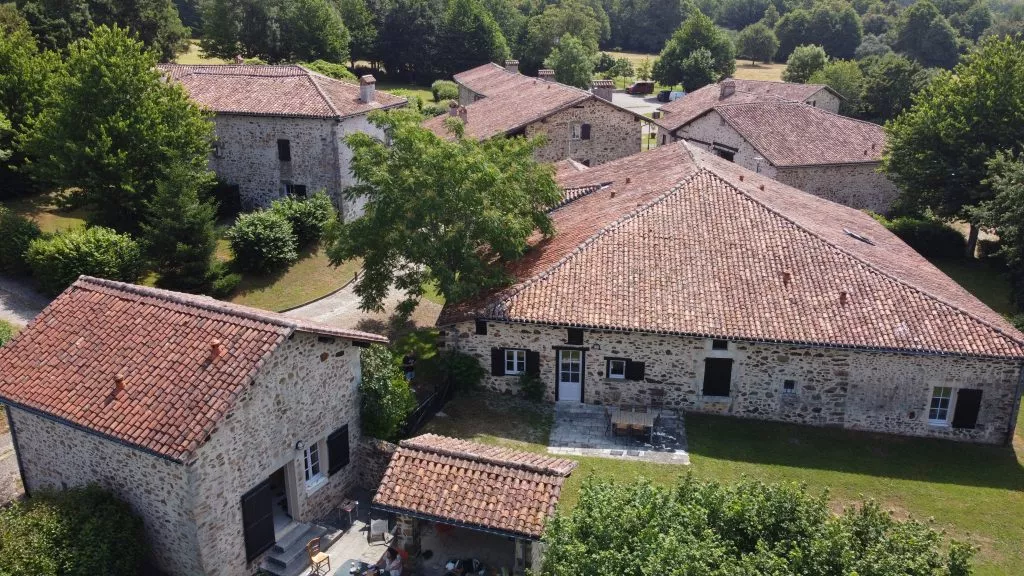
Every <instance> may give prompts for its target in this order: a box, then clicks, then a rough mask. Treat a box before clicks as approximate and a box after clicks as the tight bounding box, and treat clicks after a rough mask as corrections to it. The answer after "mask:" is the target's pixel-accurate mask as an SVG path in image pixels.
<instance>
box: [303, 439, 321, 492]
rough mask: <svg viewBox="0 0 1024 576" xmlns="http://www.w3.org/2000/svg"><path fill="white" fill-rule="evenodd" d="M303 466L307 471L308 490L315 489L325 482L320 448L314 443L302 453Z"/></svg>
mask: <svg viewBox="0 0 1024 576" xmlns="http://www.w3.org/2000/svg"><path fill="white" fill-rule="evenodd" d="M302 465H303V466H304V467H305V470H306V488H314V487H316V486H318V485H319V484H320V483H321V482H323V479H324V477H323V474H321V473H320V446H319V445H318V444H317V443H316V442H314V443H312V444H310V445H309V446H308V447H307V448H306V449H305V450H303V451H302Z"/></svg>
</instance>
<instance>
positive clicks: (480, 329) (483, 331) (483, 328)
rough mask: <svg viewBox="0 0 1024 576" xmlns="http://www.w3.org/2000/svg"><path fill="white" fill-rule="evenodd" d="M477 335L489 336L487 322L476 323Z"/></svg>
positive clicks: (478, 321) (479, 321)
mask: <svg viewBox="0 0 1024 576" xmlns="http://www.w3.org/2000/svg"><path fill="white" fill-rule="evenodd" d="M476 333H477V334H478V335H480V336H486V335H487V320H477V321H476Z"/></svg>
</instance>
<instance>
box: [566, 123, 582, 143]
mask: <svg viewBox="0 0 1024 576" xmlns="http://www.w3.org/2000/svg"><path fill="white" fill-rule="evenodd" d="M569 137H570V138H572V139H573V140H582V139H583V123H582V122H573V123H571V124H569Z"/></svg>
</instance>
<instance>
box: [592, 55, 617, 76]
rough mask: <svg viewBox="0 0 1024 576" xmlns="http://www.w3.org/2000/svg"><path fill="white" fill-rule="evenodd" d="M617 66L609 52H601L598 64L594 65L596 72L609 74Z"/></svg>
mask: <svg viewBox="0 0 1024 576" xmlns="http://www.w3.org/2000/svg"><path fill="white" fill-rule="evenodd" d="M614 66H615V58H614V57H612V55H611V54H609V53H607V52H601V54H599V55H598V57H597V64H595V65H594V72H608V71H609V70H611V69H612V68H613V67H614Z"/></svg>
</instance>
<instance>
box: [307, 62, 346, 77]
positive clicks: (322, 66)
mask: <svg viewBox="0 0 1024 576" xmlns="http://www.w3.org/2000/svg"><path fill="white" fill-rule="evenodd" d="M302 65H303V66H304V67H306V68H307V69H309V70H312V71H313V72H316V73H317V74H323V75H324V76H327V77H328V78H334V79H335V80H358V78H356V75H355V74H353V73H352V72H349V69H348V68H346V67H345V65H344V64H335V63H334V62H328V61H326V60H314V61H312V62H303V63H302Z"/></svg>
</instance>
